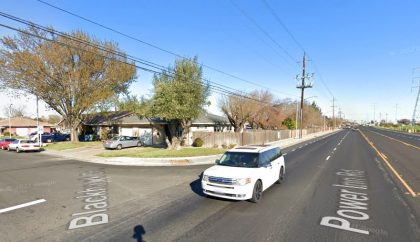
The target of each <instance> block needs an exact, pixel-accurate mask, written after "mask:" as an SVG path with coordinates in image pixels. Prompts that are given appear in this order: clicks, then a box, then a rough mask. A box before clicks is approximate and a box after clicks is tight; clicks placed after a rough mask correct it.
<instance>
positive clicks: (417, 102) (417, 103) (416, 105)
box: [411, 85, 420, 127]
mask: <svg viewBox="0 0 420 242" xmlns="http://www.w3.org/2000/svg"><path fill="white" fill-rule="evenodd" d="M419 99H420V85H419V86H418V91H417V98H416V104H415V105H414V111H413V118H412V119H411V125H412V126H413V127H414V125H415V124H416V117H417V112H418V105H419Z"/></svg>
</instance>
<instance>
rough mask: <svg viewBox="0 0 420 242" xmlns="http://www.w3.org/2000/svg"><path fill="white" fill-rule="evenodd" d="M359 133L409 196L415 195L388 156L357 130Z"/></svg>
mask: <svg viewBox="0 0 420 242" xmlns="http://www.w3.org/2000/svg"><path fill="white" fill-rule="evenodd" d="M359 132H360V134H361V135H362V136H363V138H365V140H366V141H367V142H368V144H369V145H370V146H372V148H373V149H374V150H375V151H376V153H378V155H379V157H381V158H382V160H383V161H384V162H385V164H387V166H388V167H389V169H390V170H391V171H392V172H393V173H394V175H395V176H396V177H397V178H398V180H399V181H400V182H401V184H402V185H403V186H404V187H405V188H406V189H407V191H408V192H409V193H410V194H411V196H413V197H416V196H417V194H416V193H415V192H414V191H413V189H412V188H411V187H410V186H409V185H408V183H407V182H406V181H405V180H404V179H403V178H402V176H401V175H400V174H399V173H398V172H397V170H396V169H395V168H394V167H393V166H392V165H391V163H389V161H388V159H387V158H388V157H386V156H385V155H384V154H383V153H382V152H380V151H379V150H378V149H377V148H376V147H375V145H374V144H373V142H371V141H370V140H369V139H368V137H366V135H365V134H364V133H363V132H362V131H361V130H359Z"/></svg>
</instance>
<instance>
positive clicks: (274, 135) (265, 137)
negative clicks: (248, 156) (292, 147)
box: [192, 128, 322, 148]
mask: <svg viewBox="0 0 420 242" xmlns="http://www.w3.org/2000/svg"><path fill="white" fill-rule="evenodd" d="M319 131H322V129H319V128H311V129H304V130H302V134H303V135H307V134H311V133H314V132H319ZM298 132H299V131H298ZM295 136H296V131H295V130H258V131H245V132H243V133H230V132H202V131H196V132H193V134H192V140H195V139H196V138H201V139H202V140H203V141H204V145H203V147H208V148H211V147H216V146H217V147H222V146H226V147H228V146H229V145H232V146H233V145H241V146H242V145H263V144H266V143H269V142H273V141H277V140H282V139H288V138H292V137H295Z"/></svg>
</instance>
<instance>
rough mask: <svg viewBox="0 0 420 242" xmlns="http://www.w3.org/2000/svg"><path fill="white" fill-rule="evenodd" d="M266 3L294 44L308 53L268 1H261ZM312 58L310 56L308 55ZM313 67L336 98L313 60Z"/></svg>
mask: <svg viewBox="0 0 420 242" xmlns="http://www.w3.org/2000/svg"><path fill="white" fill-rule="evenodd" d="M261 1H262V2H263V3H264V6H265V7H266V8H267V9H268V11H269V12H270V14H271V15H273V17H274V18H275V19H276V21H277V22H278V23H279V24H280V26H281V27H282V28H283V29H284V31H286V33H287V34H288V35H289V36H290V38H291V39H292V40H293V42H295V44H296V45H297V46H298V47H299V48H300V50H302V51H303V52H307V51H306V50H305V48H304V47H303V45H302V44H301V43H300V42H299V41H298V40H297V38H296V37H295V36H294V34H293V33H292V31H290V29H289V28H288V27H287V26H286V24H284V23H283V21H282V20H281V18H280V17H279V16H278V14H277V13H276V12H275V11H274V9H273V8H272V7H271V6H270V5H269V4H268V2H267V1H266V0H261ZM307 56H308V57H309V58H310V55H307ZM312 63H313V66H314V69H315V71H316V72H317V73H318V76H319V79H320V80H321V83H322V84H323V86H324V87H325V89H326V90H327V91H328V93H329V94H330V95H331V96H334V95H333V94H332V92H331V90H330V89H329V88H328V86H327V84H326V83H325V81H324V78H323V77H322V75H321V72H320V71H319V69H318V67H317V66H316V64H315V61H314V60H312Z"/></svg>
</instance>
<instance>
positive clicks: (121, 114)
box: [83, 111, 229, 125]
mask: <svg viewBox="0 0 420 242" xmlns="http://www.w3.org/2000/svg"><path fill="white" fill-rule="evenodd" d="M150 122H153V123H160V124H165V123H166V122H165V121H163V120H162V119H160V118H154V119H152V120H149V119H146V118H140V117H139V116H138V115H136V114H134V113H132V112H127V111H117V112H102V113H94V114H89V115H87V118H86V119H85V121H84V122H83V124H84V125H112V124H126V125H127V124H130V125H136V124H150ZM192 123H193V125H194V124H196V125H198V124H207V125H212V124H229V120H228V119H227V118H226V117H223V116H218V115H215V114H211V113H206V112H203V113H202V114H201V115H200V116H199V117H198V118H197V119H195V120H194V121H193V122H192Z"/></svg>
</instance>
